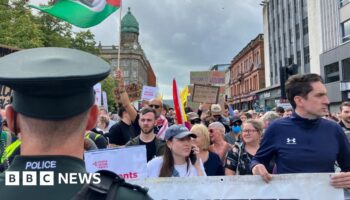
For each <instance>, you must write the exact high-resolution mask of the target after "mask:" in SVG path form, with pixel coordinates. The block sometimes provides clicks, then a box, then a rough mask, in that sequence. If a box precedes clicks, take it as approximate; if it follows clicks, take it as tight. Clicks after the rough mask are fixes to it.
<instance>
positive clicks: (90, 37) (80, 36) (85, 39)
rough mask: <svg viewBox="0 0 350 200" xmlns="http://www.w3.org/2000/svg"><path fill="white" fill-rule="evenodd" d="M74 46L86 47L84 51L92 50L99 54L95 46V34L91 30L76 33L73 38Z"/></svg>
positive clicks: (93, 52)
mask: <svg viewBox="0 0 350 200" xmlns="http://www.w3.org/2000/svg"><path fill="white" fill-rule="evenodd" d="M71 44H72V46H71V47H72V48H75V49H84V51H87V52H90V53H92V54H97V53H98V49H97V48H96V47H95V46H96V42H95V40H94V34H93V33H91V31H90V30H87V31H81V32H78V33H76V34H75V36H74V38H73V39H72V40H71Z"/></svg>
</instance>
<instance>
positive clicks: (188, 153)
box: [147, 125, 206, 177]
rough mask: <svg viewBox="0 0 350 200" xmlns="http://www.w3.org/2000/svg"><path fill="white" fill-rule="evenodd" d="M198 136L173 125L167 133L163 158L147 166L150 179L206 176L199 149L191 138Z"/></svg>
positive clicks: (156, 159)
mask: <svg viewBox="0 0 350 200" xmlns="http://www.w3.org/2000/svg"><path fill="white" fill-rule="evenodd" d="M196 137H197V136H196V135H195V134H193V133H191V132H190V131H189V130H188V129H187V128H186V127H184V126H182V125H173V126H171V127H169V128H168V129H167V130H166V132H165V140H166V147H165V151H164V154H163V156H161V157H157V158H154V159H152V160H151V161H149V162H148V164H147V172H148V177H184V176H206V173H205V171H204V167H203V163H202V161H201V160H200V159H199V157H198V156H197V155H198V153H199V148H198V147H197V146H195V145H194V144H192V141H191V138H196Z"/></svg>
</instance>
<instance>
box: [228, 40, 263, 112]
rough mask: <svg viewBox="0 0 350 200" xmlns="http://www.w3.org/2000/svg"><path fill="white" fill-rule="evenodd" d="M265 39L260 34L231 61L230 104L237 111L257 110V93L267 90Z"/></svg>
mask: <svg viewBox="0 0 350 200" xmlns="http://www.w3.org/2000/svg"><path fill="white" fill-rule="evenodd" d="M264 68H265V67H264V38H263V34H259V35H258V36H257V37H256V38H254V39H253V40H252V41H251V42H250V43H249V44H247V45H246V46H245V47H244V48H243V49H242V50H241V51H240V52H239V53H238V54H237V55H236V56H235V57H234V58H233V60H232V61H231V65H230V68H229V69H230V73H231V80H230V88H231V98H230V99H229V100H230V101H229V103H230V104H233V106H234V108H235V109H239V110H248V109H256V107H257V106H258V101H257V96H256V91H258V90H260V89H262V88H265V70H264Z"/></svg>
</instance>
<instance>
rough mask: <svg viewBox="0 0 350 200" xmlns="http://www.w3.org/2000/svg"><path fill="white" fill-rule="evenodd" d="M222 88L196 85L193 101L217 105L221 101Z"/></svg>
mask: <svg viewBox="0 0 350 200" xmlns="http://www.w3.org/2000/svg"><path fill="white" fill-rule="evenodd" d="M219 92H220V87H216V86H205V85H194V88H193V95H192V101H193V102H197V103H208V104H216V103H218V100H219Z"/></svg>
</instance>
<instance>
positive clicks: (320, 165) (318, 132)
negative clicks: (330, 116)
mask: <svg viewBox="0 0 350 200" xmlns="http://www.w3.org/2000/svg"><path fill="white" fill-rule="evenodd" d="M273 157H275V160H276V167H277V174H284V173H317V172H334V164H335V161H338V164H339V167H340V168H341V170H342V171H343V172H347V171H350V144H349V142H348V141H347V139H346V136H345V134H344V132H343V130H342V128H341V127H340V126H339V125H338V124H337V123H335V122H332V121H329V120H326V119H323V118H320V119H315V120H309V119H304V118H301V117H300V116H298V115H297V114H296V113H293V114H292V116H291V117H289V118H283V119H280V120H277V121H275V122H273V123H272V124H271V125H270V126H269V127H268V128H267V130H266V132H265V135H264V138H263V139H262V142H261V145H260V148H259V150H258V152H257V153H256V155H255V157H254V158H253V160H252V162H251V165H250V167H251V169H252V168H253V167H254V166H255V165H257V164H259V163H261V164H264V165H265V167H267V166H268V164H269V162H270V160H271V159H272V158H273Z"/></svg>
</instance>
